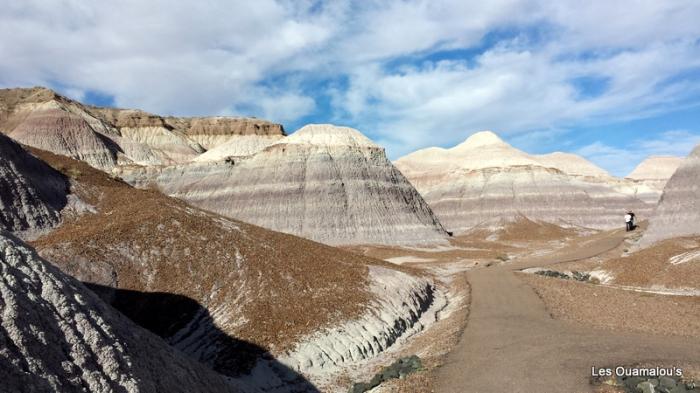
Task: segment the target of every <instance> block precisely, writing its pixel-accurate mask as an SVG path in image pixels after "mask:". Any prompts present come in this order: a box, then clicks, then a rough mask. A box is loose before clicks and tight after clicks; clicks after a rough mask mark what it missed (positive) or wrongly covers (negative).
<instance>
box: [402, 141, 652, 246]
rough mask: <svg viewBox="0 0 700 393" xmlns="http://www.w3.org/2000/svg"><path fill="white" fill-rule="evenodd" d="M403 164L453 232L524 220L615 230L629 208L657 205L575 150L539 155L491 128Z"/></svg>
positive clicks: (648, 208) (642, 210) (407, 158)
mask: <svg viewBox="0 0 700 393" xmlns="http://www.w3.org/2000/svg"><path fill="white" fill-rule="evenodd" d="M395 165H396V166H397V168H399V170H401V172H402V173H403V174H404V175H405V176H406V177H407V178H408V179H409V180H410V181H411V183H412V184H413V185H414V186H415V187H416V189H418V191H419V192H420V193H421V195H423V197H424V198H425V200H426V201H427V202H428V204H429V205H430V207H431V208H432V209H433V211H434V212H435V214H436V215H437V216H438V218H439V219H440V221H441V222H442V223H443V225H445V227H446V228H447V229H448V230H453V231H455V232H457V233H463V232H465V231H468V230H469V229H470V228H473V227H475V226H478V225H481V224H483V223H488V222H493V221H499V220H500V219H502V218H504V217H505V218H509V217H510V218H513V217H519V216H524V217H527V218H528V219H532V220H536V221H543V222H549V223H554V224H558V225H564V226H581V227H587V228H597V229H609V228H615V227H619V226H620V219H621V218H620V217H621V216H622V215H623V214H624V212H625V211H626V210H627V209H632V210H635V211H638V212H640V213H642V215H646V214H647V213H649V212H650V211H651V209H652V205H650V204H647V203H645V202H643V201H642V200H640V199H638V198H637V197H636V196H635V190H634V189H633V186H632V185H631V184H629V183H628V182H625V181H624V180H622V179H617V178H614V177H612V176H610V175H609V174H608V173H607V172H606V171H605V170H603V169H601V168H599V167H597V166H596V165H594V164H592V163H591V162H589V161H587V160H585V159H584V158H582V157H579V156H576V155H574V154H569V153H558V152H557V153H551V154H545V155H531V154H527V153H525V152H523V151H520V150H518V149H515V148H513V147H512V146H510V145H508V144H507V143H505V142H504V141H503V140H502V139H501V138H499V137H498V136H497V135H496V134H494V133H493V132H491V131H483V132H478V133H476V134H474V135H472V136H470V137H469V138H468V139H467V140H466V141H464V142H463V143H461V144H459V145H457V146H455V147H453V148H451V149H440V148H428V149H423V150H418V151H416V152H414V153H411V154H409V155H407V156H405V157H402V158H400V159H398V160H396V162H395Z"/></svg>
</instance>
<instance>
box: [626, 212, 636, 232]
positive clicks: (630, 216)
mask: <svg viewBox="0 0 700 393" xmlns="http://www.w3.org/2000/svg"><path fill="white" fill-rule="evenodd" d="M625 225H626V230H627V232H629V231H633V230H634V227H635V225H634V213H632V212H631V211H630V212H627V214H625Z"/></svg>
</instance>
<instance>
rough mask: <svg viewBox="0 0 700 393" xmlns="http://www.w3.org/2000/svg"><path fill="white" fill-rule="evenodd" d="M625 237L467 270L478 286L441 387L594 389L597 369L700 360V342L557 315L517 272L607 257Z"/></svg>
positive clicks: (473, 286) (440, 378) (457, 389)
mask: <svg viewBox="0 0 700 393" xmlns="http://www.w3.org/2000/svg"><path fill="white" fill-rule="evenodd" d="M623 236H624V233H616V234H614V235H613V236H608V237H601V238H596V239H593V240H592V241H590V242H587V243H586V244H583V245H579V246H577V247H574V248H569V249H565V250H562V251H560V252H557V253H556V254H553V255H550V256H545V257H539V258H532V259H527V260H521V261H515V262H514V263H511V264H508V265H502V266H496V267H490V268H483V269H476V270H471V271H469V272H467V273H466V274H467V279H468V280H469V282H470V284H471V290H472V295H471V302H472V303H471V307H470V314H469V320H468V324H467V328H466V329H465V331H464V333H463V335H462V337H461V339H460V341H459V343H458V344H457V346H456V347H455V349H454V350H453V351H452V352H451V353H450V355H449V356H448V359H447V362H446V364H445V365H444V366H443V367H441V368H440V369H439V370H438V371H437V376H436V377H437V378H436V385H437V386H436V388H437V389H436V391H437V392H455V393H457V392H459V393H462V392H475V393H483V392H499V393H501V392H557V393H561V392H567V393H568V392H589V391H591V389H592V388H591V386H590V383H589V378H590V376H591V366H596V367H609V366H617V365H627V364H633V363H637V362H645V361H648V362H651V363H658V364H660V365H661V364H669V363H670V364H673V363H674V362H679V361H688V362H689V361H697V360H698V353H700V342H698V341H697V340H691V339H688V338H682V337H662V336H652V335H648V334H634V333H617V332H611V331H604V330H595V329H592V328H590V327H587V326H578V325H575V324H572V323H569V322H566V321H560V320H554V319H552V318H551V317H550V315H549V313H548V312H547V310H546V309H545V306H544V303H543V302H542V301H541V300H540V298H539V297H538V296H537V295H536V294H535V292H534V291H533V290H532V289H531V288H530V287H529V286H528V285H527V284H525V283H524V282H522V281H521V280H520V279H519V278H518V277H517V276H516V275H515V273H514V271H515V270H519V269H523V268H526V267H533V266H546V265H551V264H554V263H558V262H562V261H570V260H576V259H581V258H586V257H591V256H595V255H598V254H601V253H603V252H605V251H608V250H610V249H612V248H615V247H616V246H617V245H619V244H620V242H621V241H622V240H623ZM582 301H585V299H582Z"/></svg>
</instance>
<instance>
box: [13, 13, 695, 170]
mask: <svg viewBox="0 0 700 393" xmlns="http://www.w3.org/2000/svg"><path fill="white" fill-rule="evenodd" d="M0 3H2V4H0V6H2V9H3V12H2V13H0V35H1V36H2V37H3V39H2V40H0V85H2V86H7V87H10V86H18V85H22V86H26V85H47V86H50V87H53V88H57V89H59V90H61V91H63V92H65V93H67V94H71V95H72V96H74V97H75V98H79V99H82V98H85V97H87V96H90V95H94V94H99V95H102V96H107V97H110V98H111V100H112V101H113V103H114V104H115V105H117V106H121V107H138V108H142V109H145V110H148V111H152V112H157V113H164V114H178V115H214V114H240V115H255V116H259V117H264V118H268V119H270V120H274V121H280V122H284V123H285V124H287V125H288V126H291V128H293V127H295V126H299V125H301V124H303V123H305V122H336V123H341V124H345V125H350V126H354V127H356V128H359V129H360V130H362V131H363V132H365V133H367V134H369V135H370V136H371V137H372V138H374V139H375V140H377V141H378V142H380V143H382V144H384V145H386V146H387V147H388V150H389V152H390V154H391V156H393V157H398V156H400V155H402V154H405V153H407V152H410V151H413V150H415V149H417V148H420V147H425V146H427V145H443V146H444V145H447V146H449V145H453V144H456V143H458V142H460V141H461V140H463V139H464V138H466V137H467V136H468V135H469V134H471V133H473V132H475V131H478V130H481V129H493V130H495V131H497V132H499V133H501V134H503V135H505V136H506V137H510V138H514V139H518V140H529V141H528V142H527V144H529V145H532V146H534V145H537V144H538V143H543V142H544V141H549V142H548V143H551V144H552V146H554V147H556V146H557V145H556V143H552V142H551V141H552V140H553V138H554V139H556V137H561V138H564V137H566V135H567V132H570V131H567V130H571V129H574V128H581V127H585V126H587V125H591V124H592V125H595V124H597V123H601V122H602V123H606V122H607V123H610V122H616V121H625V120H628V119H639V118H646V117H652V116H656V115H659V114H663V113H669V112H672V111H674V110H678V109H679V108H689V107H690V108H692V107H693V106H694V105H698V103H700V91H698V90H699V89H700V24H698V23H697V20H699V19H700V2H697V1H695V0H687V1H685V0H676V1H632V0H629V1H617V2H612V3H611V2H609V1H595V0H594V1H591V2H586V3H585V4H584V3H581V2H577V1H573V0H563V1H557V2H551V1H534V0H496V1H488V2H483V1H478V2H477V1H463V0H462V1H451V0H446V1H415V0H413V1H367V2H364V1H363V2H359V1H342V0H340V1H332V2H319V1H272V0H259V1H256V2H249V1H217V0H209V1H204V2H196V3H193V4H190V5H187V6H185V5H183V4H184V3H181V2H168V1H161V0H156V1H148V2H144V1H115V2H81V1H56V0H44V1H31V0H29V1H22V2H12V1H7V0H3V1H0ZM288 128H290V127H288ZM666 129H668V128H666ZM662 131H663V130H659V135H658V139H659V140H665V139H664V138H667V136H664V135H670V134H663V135H662V134H661V132H662ZM685 132H686V133H688V134H689V135H691V136H692V135H694V133H695V132H696V131H695V130H686V131H685ZM595 143H598V145H599V146H603V145H604V144H605V141H597V142H591V143H589V145H588V146H586V147H585V148H580V149H579V152H582V153H584V154H587V155H588V157H594V158H596V159H598V161H597V162H598V163H602V162H605V163H604V165H607V168H608V169H612V170H613V171H614V172H620V171H622V170H623V168H622V167H621V166H620V165H621V164H619V163H618V164H615V163H614V162H613V161H606V160H601V159H600V158H599V156H597V155H596V154H598V153H594V150H595V149H594V148H593V147H590V146H595ZM648 150H649V151H651V152H653V153H658V152H657V150H655V149H654V148H650V149H648ZM645 151H646V150H645Z"/></svg>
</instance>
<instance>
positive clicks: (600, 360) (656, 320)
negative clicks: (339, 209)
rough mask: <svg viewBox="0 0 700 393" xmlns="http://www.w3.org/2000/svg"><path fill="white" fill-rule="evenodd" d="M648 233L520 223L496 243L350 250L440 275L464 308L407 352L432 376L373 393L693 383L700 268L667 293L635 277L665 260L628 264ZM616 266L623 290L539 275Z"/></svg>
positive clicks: (699, 344)
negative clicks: (608, 374) (671, 377)
mask: <svg viewBox="0 0 700 393" xmlns="http://www.w3.org/2000/svg"><path fill="white" fill-rule="evenodd" d="M643 231H644V226H642V227H640V228H638V230H637V231H634V232H629V233H625V231H624V229H620V230H612V231H581V230H573V229H569V230H566V229H563V228H559V227H555V226H553V225H542V224H536V223H534V222H531V221H526V220H523V221H520V222H517V223H515V224H512V225H508V226H507V227H505V228H503V229H502V230H499V231H496V233H497V234H498V239H493V238H492V239H491V241H487V240H485V239H484V236H483V234H482V236H479V234H478V233H476V234H472V235H467V236H462V237H459V238H456V239H454V240H453V241H451V245H450V246H449V247H441V248H433V249H431V248H420V247H417V248H398V247H394V248H389V247H356V248H353V250H354V251H355V252H360V253H363V254H365V255H370V256H374V257H377V258H382V259H385V260H387V261H392V262H394V263H400V264H402V265H403V266H411V267H414V268H418V269H422V270H424V271H425V272H426V273H428V274H432V275H434V276H435V277H436V278H437V279H438V280H439V281H440V282H442V283H443V285H444V286H445V287H446V288H448V291H449V292H450V293H451V296H450V298H451V299H453V301H455V302H456V303H457V304H459V305H458V306H457V305H454V306H453V308H452V310H454V311H451V312H450V313H449V314H448V315H445V316H444V318H443V319H441V320H440V321H439V322H438V323H436V324H435V326H434V327H431V328H430V329H429V330H427V331H425V332H423V333H422V334H421V335H420V336H419V337H418V338H417V339H416V340H415V341H414V343H412V345H409V346H407V348H406V349H405V350H404V353H406V354H408V353H411V352H414V353H417V354H419V355H421V356H423V357H424V358H425V359H426V361H425V365H426V369H425V370H424V371H421V372H419V373H417V374H414V375H411V376H409V377H407V378H406V379H404V380H394V381H392V382H390V383H388V384H386V386H382V387H381V388H378V389H377V391H379V392H393V391H399V392H418V391H435V392H468V391H474V392H503V391H538V392H540V391H541V392H550V391H551V392H554V391H562V392H593V391H595V392H602V391H605V392H627V391H635V390H634V388H636V385H635V386H634V387H633V390H625V388H626V386H625V383H624V381H622V380H615V379H614V378H613V379H609V380H605V379H603V378H595V377H594V376H592V375H591V367H611V366H612V367H616V366H628V367H630V366H635V365H654V366H658V367H674V366H675V367H680V368H682V369H683V375H684V378H685V379H686V380H687V381H697V379H698V377H699V376H700V374H698V371H700V358H699V357H698V353H700V318H698V317H699V316H700V311H699V310H700V298H698V296H697V289H698V288H699V287H700V285H699V283H698V281H697V277H698V274H697V270H694V275H690V276H688V274H687V273H686V274H678V273H673V272H671V273H669V274H672V275H673V279H668V280H666V281H664V282H665V286H664V289H663V290H662V289H661V288H660V286H659V285H656V286H653V285H649V283H648V282H643V281H636V282H635V281H630V280H632V279H631V278H627V276H628V275H629V274H630V273H627V272H637V275H638V276H643V274H642V273H639V271H640V270H643V269H645V267H646V265H648V264H653V263H654V262H653V261H658V260H660V259H659V258H658V255H657V256H656V258H645V257H644V256H637V255H635V254H631V255H629V256H627V257H623V256H624V255H625V254H627V253H628V250H629V248H631V247H633V246H634V244H635V243H637V242H638V241H639V238H640V237H641V235H642V233H643ZM699 240H700V238H693V239H690V238H689V239H685V242H686V247H688V248H683V247H679V246H676V247H675V248H673V247H672V246H669V245H667V244H664V245H661V246H659V247H655V250H654V251H653V252H656V253H663V255H665V256H666V258H667V259H668V258H672V257H673V256H674V255H682V254H684V251H685V253H687V252H693V250H695V251H694V252H697V248H696V247H698V246H700V244H699V243H698V241H699ZM688 244H689V245H690V246H688ZM669 248H670V250H669ZM687 249H689V250H690V251H686V250H687ZM613 266H614V268H615V269H616V270H615V272H616V273H615V274H616V275H618V276H620V277H621V279H620V283H619V284H612V283H604V282H601V280H599V279H596V278H594V277H589V278H586V279H580V280H579V279H575V278H573V277H566V278H563V277H555V276H553V274H548V275H545V274H542V272H567V273H568V274H569V275H571V272H572V271H575V272H581V273H584V274H586V273H590V272H596V271H597V272H601V271H603V270H604V269H606V268H609V269H611V270H612V269H613ZM656 268H657V269H658V266H657V267H656ZM694 269H697V267H695V268H694ZM658 270H661V269H658ZM667 270H672V269H667ZM538 272H539V273H540V274H536V273H538ZM595 275H596V273H593V276H595ZM691 280H692V281H693V282H690V281H691ZM674 288H675V289H674ZM691 386H692V385H691ZM669 391H671V390H669ZM677 391H685V390H677ZM687 391H692V390H691V389H688V390H687Z"/></svg>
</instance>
